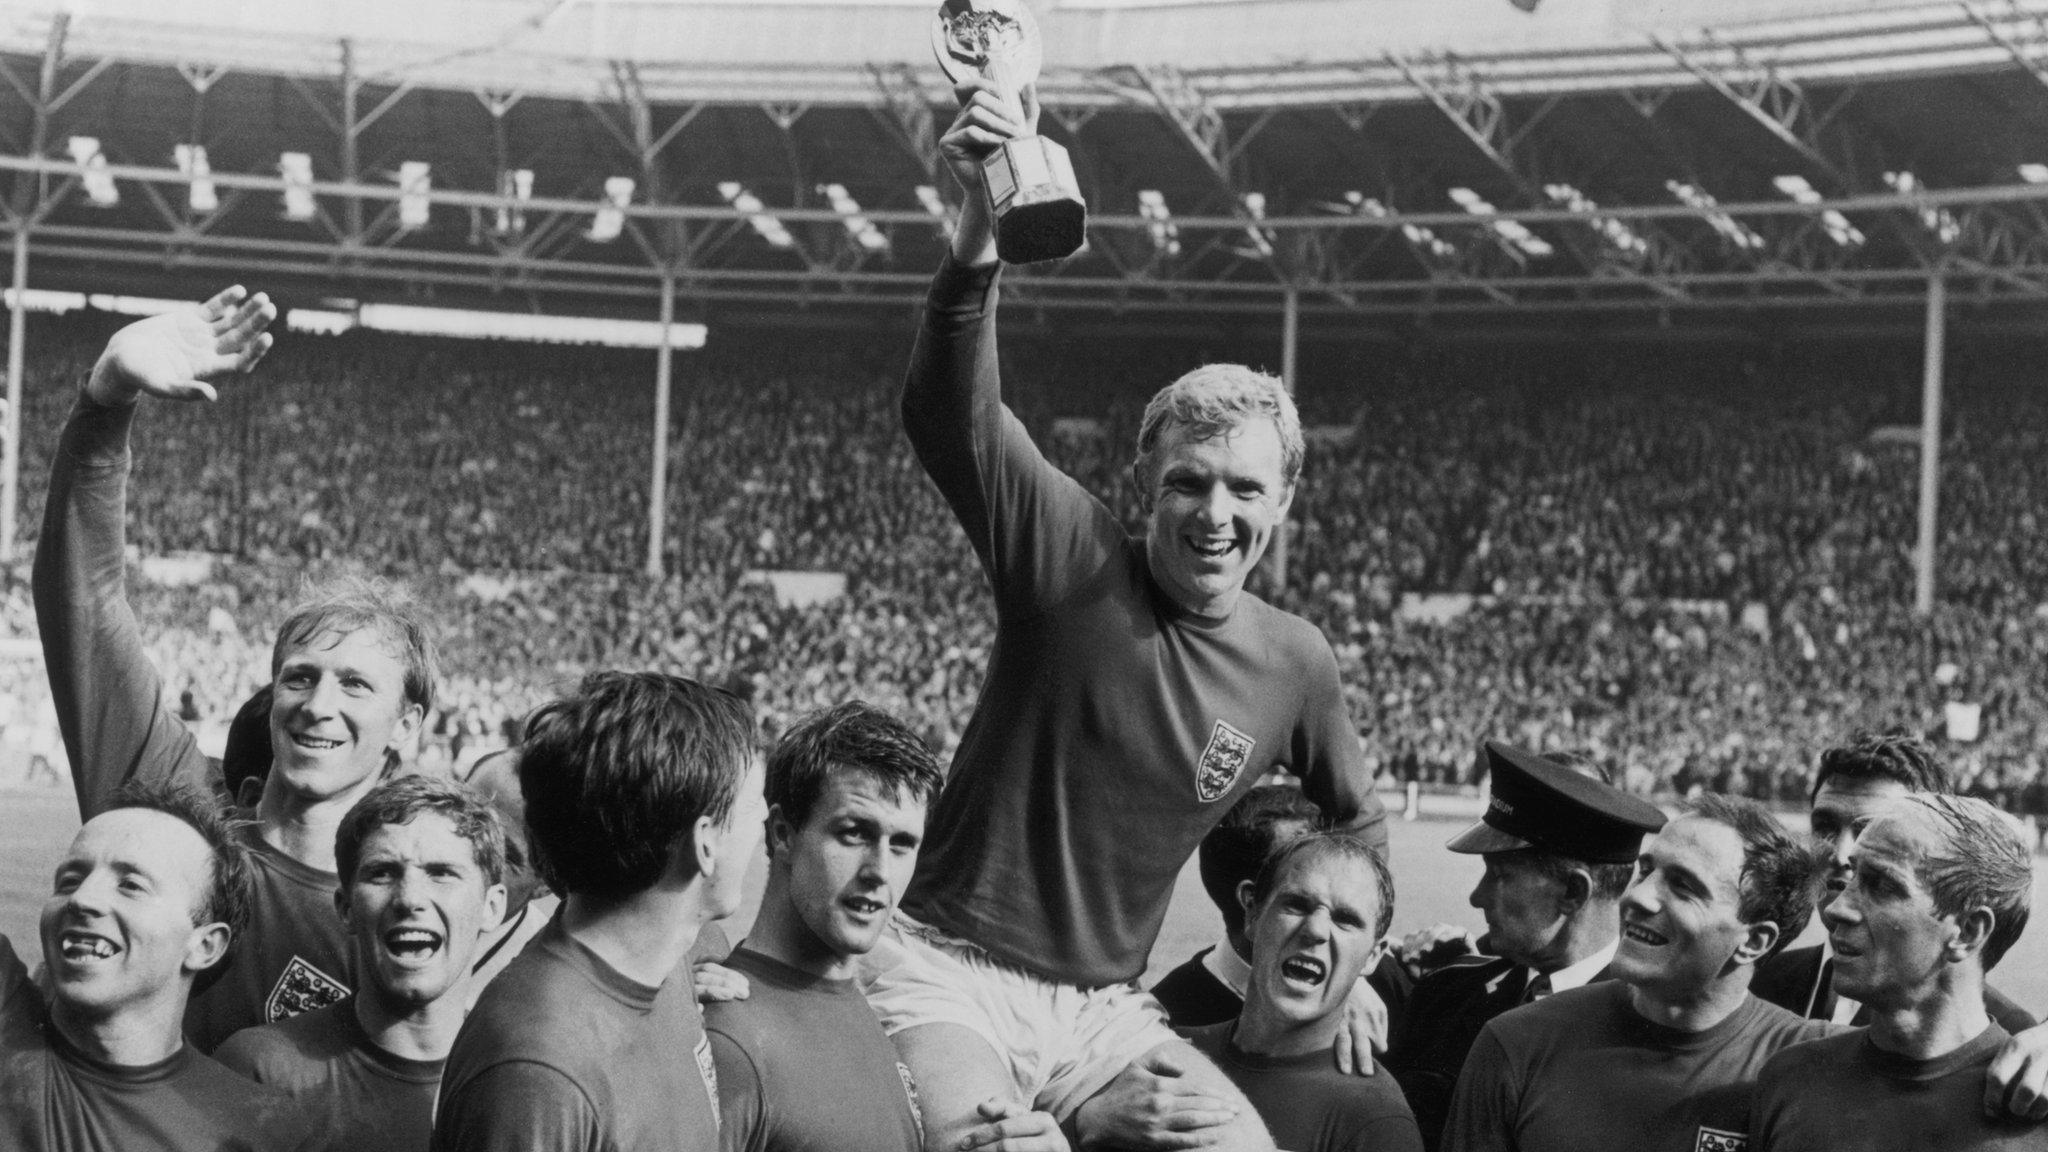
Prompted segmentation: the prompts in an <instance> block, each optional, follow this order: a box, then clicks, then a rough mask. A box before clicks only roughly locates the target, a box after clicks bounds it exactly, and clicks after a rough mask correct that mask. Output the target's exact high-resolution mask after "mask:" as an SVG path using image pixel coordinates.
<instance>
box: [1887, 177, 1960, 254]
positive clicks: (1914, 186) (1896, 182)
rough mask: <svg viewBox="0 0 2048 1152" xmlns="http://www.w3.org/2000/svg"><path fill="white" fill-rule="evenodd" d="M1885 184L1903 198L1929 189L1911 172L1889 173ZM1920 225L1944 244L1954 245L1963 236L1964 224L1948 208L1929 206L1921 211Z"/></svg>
mask: <svg viewBox="0 0 2048 1152" xmlns="http://www.w3.org/2000/svg"><path fill="white" fill-rule="evenodd" d="M1884 182H1885V183H1886V184H1889V185H1891V187H1892V191H1894V192H1897V193H1899V194H1900V195H1902V196H1910V195H1912V194H1913V193H1914V192H1916V191H1920V190H1923V189H1925V188H1926V187H1927V186H1926V185H1925V184H1922V183H1920V178H1919V177H1918V176H1915V175H1913V174H1912V173H1911V172H1887V173H1885V174H1884ZM1920 223H1921V224H1922V225H1923V226H1925V227H1926V229H1927V230H1928V231H1929V232H1932V233H1934V235H1935V236H1936V238H1938V239H1939V240H1940V241H1941V242H1942V243H1943V244H1953V243H1955V241H1956V237H1958V236H1961V235H1962V234H1963V225H1962V222H1961V221H1959V220H1957V219H1956V218H1955V216H1954V215H1953V214H1952V213H1950V212H1949V210H1948V209H1946V208H1936V207H1934V206H1933V205H1928V206H1927V207H1924V208H1922V209H1920Z"/></svg>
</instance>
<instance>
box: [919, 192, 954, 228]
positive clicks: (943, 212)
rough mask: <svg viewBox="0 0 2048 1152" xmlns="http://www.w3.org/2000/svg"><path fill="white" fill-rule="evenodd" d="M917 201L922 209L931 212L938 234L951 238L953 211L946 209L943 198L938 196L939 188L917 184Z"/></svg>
mask: <svg viewBox="0 0 2048 1152" xmlns="http://www.w3.org/2000/svg"><path fill="white" fill-rule="evenodd" d="M917 202H918V203H919V204H922V205H924V210H925V211H926V212H928V213H930V214H931V217H932V219H933V221H935V222H936V223H937V226H938V229H939V235H941V236H944V237H946V238H947V239H949V240H950V239H952V238H953V213H952V212H950V211H948V210H947V208H946V202H945V200H943V199H941V198H940V196H939V190H938V189H937V188H934V187H933V186H931V185H930V184H919V185H918V186H917Z"/></svg>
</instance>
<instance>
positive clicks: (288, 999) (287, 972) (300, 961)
mask: <svg viewBox="0 0 2048 1152" xmlns="http://www.w3.org/2000/svg"><path fill="white" fill-rule="evenodd" d="M346 999H348V985H346V984H343V983H342V982H341V981H339V980H336V979H335V978H334V977H332V976H329V975H328V974H327V973H325V972H322V971H321V970H320V969H318V968H315V967H314V966H313V965H311V964H308V963H307V962H306V960H305V958H304V957H301V956H294V957H292V962H291V963H289V964H287V965H285V966H284V971H283V972H282V973H281V974H280V975H279V976H278V978H277V983H276V984H274V985H272V986H271V989H270V996H269V997H268V998H267V999H266V1000H264V1002H263V1020H264V1022H265V1023H267V1024H275V1023H277V1022H278V1021H280V1020H289V1019H291V1018H292V1017H294V1016H297V1015H298V1014H299V1013H301V1012H311V1011H312V1010H314V1009H315V1008H325V1007H327V1006H328V1005H329V1004H333V1003H335V1002H337V1001H341V1000H346Z"/></svg>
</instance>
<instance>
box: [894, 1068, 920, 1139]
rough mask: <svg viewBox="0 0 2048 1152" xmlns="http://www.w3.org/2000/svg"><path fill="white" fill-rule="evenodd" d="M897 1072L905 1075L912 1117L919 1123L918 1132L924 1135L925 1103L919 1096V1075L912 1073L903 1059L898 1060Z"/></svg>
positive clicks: (904, 1090)
mask: <svg viewBox="0 0 2048 1152" xmlns="http://www.w3.org/2000/svg"><path fill="white" fill-rule="evenodd" d="M896 1074H897V1075H898V1076H901V1077H903V1095H904V1096H906V1097H908V1098H909V1100H910V1118H911V1119H912V1120H913V1121H915V1122H916V1123H917V1134H918V1135H919V1136H920V1137H921V1136H923V1135H924V1105H923V1103H922V1102H921V1101H920V1100H919V1099H918V1098H917V1077H915V1076H912V1075H911V1074H910V1068H909V1067H908V1066H907V1065H905V1064H904V1063H903V1062H902V1061H901V1060H898V1061H897V1062H896Z"/></svg>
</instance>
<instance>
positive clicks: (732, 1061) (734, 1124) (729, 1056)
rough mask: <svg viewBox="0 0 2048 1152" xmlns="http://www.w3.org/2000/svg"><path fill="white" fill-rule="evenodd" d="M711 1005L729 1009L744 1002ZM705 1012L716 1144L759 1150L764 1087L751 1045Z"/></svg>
mask: <svg viewBox="0 0 2048 1152" xmlns="http://www.w3.org/2000/svg"><path fill="white" fill-rule="evenodd" d="M744 1003H745V1001H734V1002H733V1003H731V1004H725V1003H720V1004H711V1005H707V1006H706V1007H707V1009H708V1008H728V1007H733V1006H735V1005H739V1004H744ZM725 1015H726V1018H727V1024H728V1025H730V1024H733V1023H737V1022H738V1021H740V1020H742V1019H744V1014H743V1013H726V1014H725ZM710 1017H711V1014H710V1012H709V1011H707V1012H706V1013H705V1021H704V1036H705V1039H707V1040H708V1041H709V1042H710V1044H711V1061H712V1064H713V1065H714V1066H715V1067H716V1068H717V1069H718V1146H719V1148H720V1149H721V1152H758V1150H759V1149H760V1148H761V1147H762V1145H763V1141H762V1138H761V1136H762V1121H763V1116H762V1113H763V1110H764V1106H765V1105H764V1100H765V1097H766V1095H767V1088H766V1086H765V1085H764V1084H763V1082H762V1075H761V1066H760V1064H759V1063H758V1062H757V1061H756V1060H755V1055H754V1050H753V1048H752V1047H751V1046H750V1045H749V1044H748V1043H747V1042H746V1041H743V1040H741V1039H738V1038H736V1037H735V1036H734V1035H732V1033H731V1032H729V1031H728V1030H727V1027H725V1026H717V1025H713V1024H712V1022H711V1018H710Z"/></svg>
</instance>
